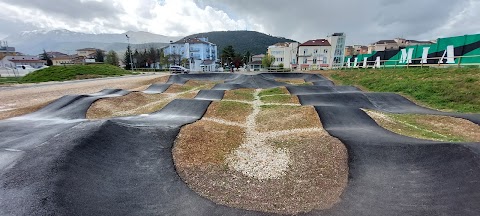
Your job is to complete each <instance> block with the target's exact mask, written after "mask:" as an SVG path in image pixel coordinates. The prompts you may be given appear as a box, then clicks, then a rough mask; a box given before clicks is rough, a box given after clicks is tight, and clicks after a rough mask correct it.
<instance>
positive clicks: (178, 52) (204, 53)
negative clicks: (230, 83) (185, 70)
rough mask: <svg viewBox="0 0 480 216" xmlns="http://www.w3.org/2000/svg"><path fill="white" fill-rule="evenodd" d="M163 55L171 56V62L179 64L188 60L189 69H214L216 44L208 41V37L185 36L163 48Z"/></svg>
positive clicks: (216, 59) (216, 52) (216, 53)
mask: <svg viewBox="0 0 480 216" xmlns="http://www.w3.org/2000/svg"><path fill="white" fill-rule="evenodd" d="M164 54H165V56H169V57H170V58H171V64H172V65H173V64H175V65H180V63H181V62H184V61H185V60H187V61H188V63H189V64H188V65H189V66H190V70H191V71H211V70H212V69H213V70H215V68H216V67H215V66H216V62H218V48H217V45H215V44H213V43H210V42H208V38H186V39H182V40H179V41H177V42H174V43H171V44H170V45H169V46H168V47H167V48H165V49H164Z"/></svg>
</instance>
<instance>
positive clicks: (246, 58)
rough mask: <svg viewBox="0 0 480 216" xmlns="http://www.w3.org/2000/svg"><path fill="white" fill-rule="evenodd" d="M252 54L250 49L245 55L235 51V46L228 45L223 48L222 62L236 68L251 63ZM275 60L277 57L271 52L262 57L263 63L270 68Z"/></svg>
mask: <svg viewBox="0 0 480 216" xmlns="http://www.w3.org/2000/svg"><path fill="white" fill-rule="evenodd" d="M251 57H252V55H251V54H250V51H247V52H246V53H245V55H241V54H240V53H235V49H234V48H233V46H231V45H230V46H227V47H225V48H224V49H223V50H222V55H221V62H222V65H229V66H231V65H233V66H234V67H235V68H237V69H238V68H239V67H241V66H243V65H246V64H248V63H250V58H251ZM274 62H275V58H274V57H273V56H271V55H269V54H266V55H265V57H263V58H262V65H263V66H264V67H266V68H269V67H271V66H272V65H273V63H274ZM280 66H281V67H283V65H280Z"/></svg>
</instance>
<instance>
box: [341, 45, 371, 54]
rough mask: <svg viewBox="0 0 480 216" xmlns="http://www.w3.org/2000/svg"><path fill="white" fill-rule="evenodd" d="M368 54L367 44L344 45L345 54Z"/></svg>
mask: <svg viewBox="0 0 480 216" xmlns="http://www.w3.org/2000/svg"><path fill="white" fill-rule="evenodd" d="M360 54H368V46H363V45H353V46H346V47H345V56H354V55H360Z"/></svg>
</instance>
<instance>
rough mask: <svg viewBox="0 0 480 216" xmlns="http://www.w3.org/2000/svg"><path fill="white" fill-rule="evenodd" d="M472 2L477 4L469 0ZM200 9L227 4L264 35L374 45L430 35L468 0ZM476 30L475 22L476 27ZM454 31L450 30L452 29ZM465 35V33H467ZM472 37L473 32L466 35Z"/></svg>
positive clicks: (244, 1) (340, 0)
mask: <svg viewBox="0 0 480 216" xmlns="http://www.w3.org/2000/svg"><path fill="white" fill-rule="evenodd" d="M473 1H475V0H473ZM196 2H197V3H198V4H199V5H212V6H213V7H215V6H216V5H219V6H218V8H223V7H225V5H228V6H229V7H230V9H231V10H232V11H233V12H234V13H237V14H236V16H237V17H240V18H241V17H253V18H254V19H255V20H256V21H258V22H259V23H261V24H263V25H264V26H265V29H266V31H267V32H268V33H271V34H274V35H281V36H285V37H290V38H292V39H297V40H307V39H312V38H320V37H324V36H326V35H327V34H330V33H334V32H346V33H347V35H348V43H352V44H354V43H363V44H366V43H372V42H375V41H376V40H380V39H388V38H393V37H402V36H403V37H408V38H413V39H417V38H415V37H419V36H421V37H430V38H418V39H435V38H436V37H437V35H434V34H433V33H432V34H431V35H428V34H425V33H427V32H434V31H435V29H438V28H441V27H442V26H443V25H445V23H446V22H448V20H450V19H452V17H453V16H456V15H458V13H460V11H461V10H463V8H465V7H466V6H467V5H468V3H469V0H457V1H455V2H452V1H451V0H422V1H418V0H403V1H391V0H363V1H351V0H336V1H330V0H303V1H291V0H276V1H275V2H272V1H255V2H252V1H250V0H236V1H229V0H197V1H196ZM477 27H478V24H477ZM452 31H453V29H452ZM465 33H468V32H465ZM470 33H472V32H470Z"/></svg>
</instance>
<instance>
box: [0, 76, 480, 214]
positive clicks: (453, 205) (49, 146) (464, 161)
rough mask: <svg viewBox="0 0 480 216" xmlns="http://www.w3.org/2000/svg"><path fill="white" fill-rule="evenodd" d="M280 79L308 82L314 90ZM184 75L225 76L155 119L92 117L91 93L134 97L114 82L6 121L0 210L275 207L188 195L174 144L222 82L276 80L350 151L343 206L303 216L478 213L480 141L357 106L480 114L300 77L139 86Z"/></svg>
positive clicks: (252, 84)
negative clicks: (413, 134)
mask: <svg viewBox="0 0 480 216" xmlns="http://www.w3.org/2000/svg"><path fill="white" fill-rule="evenodd" d="M275 79H304V80H305V81H307V82H313V83H314V86H292V85H289V84H286V83H281V82H277V81H275ZM189 80H210V81H217V82H223V83H221V84H217V85H216V86H215V87H214V88H213V89H212V90H202V91H200V92H199V93H198V95H197V96H196V97H195V99H178V100H174V101H172V102H171V103H170V104H168V105H167V106H166V107H164V108H163V109H162V110H159V111H157V112H154V113H151V114H148V115H141V116H130V117H121V118H112V119H108V120H96V121H89V120H86V119H85V115H86V112H87V110H88V108H89V107H90V105H91V104H92V103H93V102H95V101H96V100H99V99H102V98H107V97H119V96H123V95H126V94H128V93H130V92H129V91H124V90H120V89H110V90H104V91H102V92H99V93H96V94H90V95H70V96H68V95H67V96H64V97H62V98H60V99H59V100H57V101H55V102H53V103H51V104H50V105H48V106H46V107H45V108H43V109H41V110H39V111H37V112H34V113H31V114H28V115H25V116H21V117H17V118H12V119H8V120H3V121H0V215H268V214H263V213H259V212H252V211H247V210H240V209H233V208H229V207H225V206H221V205H217V204H215V203H213V202H211V201H209V200H207V199H205V198H202V197H201V196H199V195H198V194H196V193H195V192H193V191H191V190H190V189H189V188H188V187H187V185H186V184H185V183H184V182H183V181H182V180H181V179H180V178H179V176H178V175H177V173H176V170H175V167H174V164H173V160H172V153H171V150H172V146H173V143H174V140H175V138H176V136H177V135H178V133H179V131H180V128H181V127H182V126H183V125H186V124H189V123H192V122H195V121H197V120H199V119H200V118H201V117H202V116H203V115H204V114H205V112H206V110H207V108H208V106H209V105H210V103H211V102H212V101H216V100H221V99H222V98H223V95H224V90H230V89H239V88H272V87H277V86H287V88H288V90H289V91H290V93H291V94H293V95H298V97H299V98H300V101H301V103H302V104H303V105H308V106H315V109H316V111H317V112H318V114H319V116H320V119H321V121H322V124H323V126H324V128H325V129H326V130H327V131H328V132H329V133H330V134H331V135H333V136H335V137H337V138H339V139H340V140H341V141H342V142H343V143H344V144H345V145H346V147H347V149H348V154H349V168H350V173H349V183H348V186H347V188H346V189H345V191H344V193H343V194H342V196H341V199H342V200H341V202H339V203H338V204H336V205H335V206H334V207H333V208H332V209H330V210H325V211H313V212H310V213H307V214H306V215H480V166H479V165H480V162H479V154H480V147H479V146H480V143H448V142H435V141H426V140H420V139H414V138H409V137H405V136H401V135H398V134H395V133H392V132H390V131H387V130H385V129H383V128H382V127H380V126H379V125H377V124H376V123H375V121H373V120H372V119H371V118H370V117H369V116H368V115H367V114H366V113H365V112H363V111H362V110H361V109H360V108H368V109H374V110H379V111H383V112H391V113H421V114H434V115H447V116H455V117H461V118H465V119H468V120H470V121H472V122H474V123H476V124H480V115H479V114H458V113H442V112H438V111H435V110H431V109H427V108H423V107H420V106H417V105H416V104H414V103H412V102H410V101H408V100H407V99H405V98H403V97H401V96H399V95H396V94H390V93H364V92H362V91H360V90H359V89H357V88H355V87H350V86H334V85H333V83H332V82H330V81H329V80H327V79H325V78H324V77H322V76H320V75H313V74H301V73H268V74H258V75H242V74H228V73H217V74H188V75H184V74H181V75H175V76H171V77H170V79H169V81H168V82H167V84H154V85H152V86H151V87H150V88H148V89H147V90H145V91H144V92H145V93H148V94H160V93H163V92H164V91H165V90H166V89H167V88H168V87H169V86H170V84H185V83H186V82H188V81H189ZM320 142H321V141H320ZM198 145H201V143H198Z"/></svg>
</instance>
